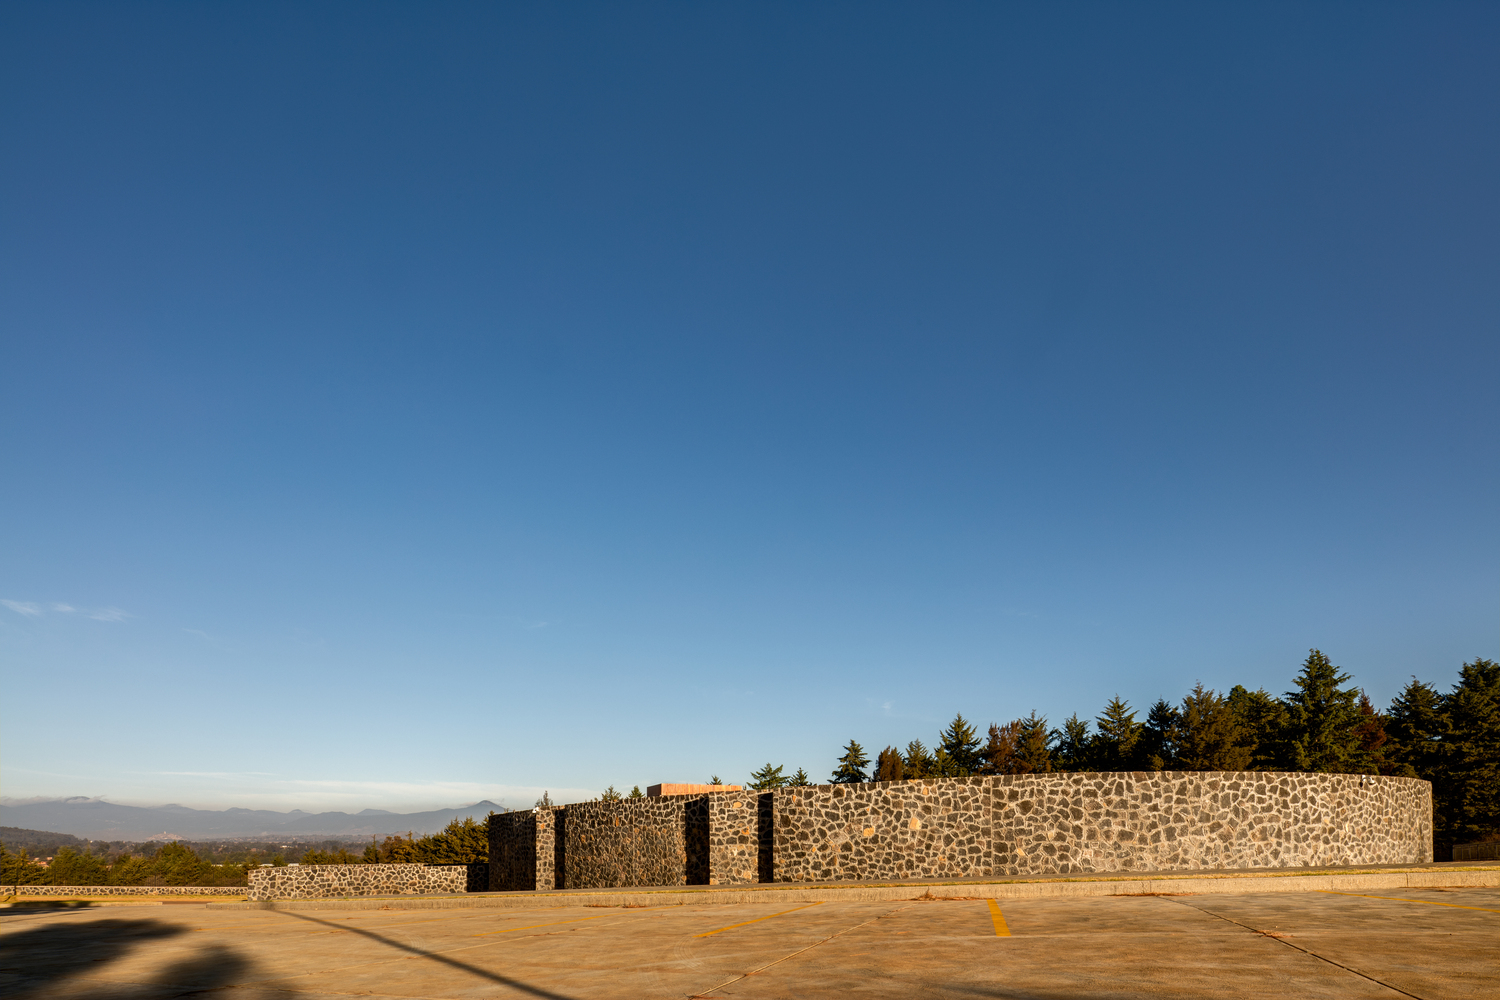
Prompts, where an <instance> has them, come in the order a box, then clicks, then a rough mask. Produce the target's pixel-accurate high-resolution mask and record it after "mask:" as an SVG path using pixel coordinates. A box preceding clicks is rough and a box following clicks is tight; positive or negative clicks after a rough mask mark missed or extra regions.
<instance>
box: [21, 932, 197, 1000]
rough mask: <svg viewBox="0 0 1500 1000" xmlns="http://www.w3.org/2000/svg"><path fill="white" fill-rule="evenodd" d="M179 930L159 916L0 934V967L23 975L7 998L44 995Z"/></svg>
mask: <svg viewBox="0 0 1500 1000" xmlns="http://www.w3.org/2000/svg"><path fill="white" fill-rule="evenodd" d="M182 933H184V929H183V928H181V927H176V926H173V925H172V924H168V923H164V922H162V921H160V920H86V921H80V922H77V923H72V922H70V923H65V924H64V923H49V924H45V925H43V926H41V927H33V928H31V929H30V930H24V931H18V932H16V933H14V934H7V935H6V936H5V937H3V938H0V971H4V972H9V973H13V974H17V975H21V976H24V977H26V978H25V979H24V980H23V981H22V982H20V983H19V984H16V985H17V987H18V992H15V993H12V994H11V996H13V997H18V998H19V997H22V996H45V995H48V994H49V993H50V992H52V991H53V990H55V989H56V987H57V986H58V984H59V983H61V982H63V981H65V980H68V979H71V978H73V977H75V976H81V975H85V974H87V973H90V972H93V971H96V970H98V969H100V968H102V967H103V966H104V964H105V963H108V962H112V961H114V960H115V959H117V958H120V957H121V956H122V955H125V954H127V953H128V952H131V951H134V950H135V949H136V948H139V947H141V946H142V945H146V944H149V943H151V942H154V941H161V940H163V939H164V938H169V937H176V936H177V935H179V934H182Z"/></svg>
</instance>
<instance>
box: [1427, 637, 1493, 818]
mask: <svg viewBox="0 0 1500 1000" xmlns="http://www.w3.org/2000/svg"><path fill="white" fill-rule="evenodd" d="M1442 704H1443V714H1444V715H1446V716H1447V717H1448V727H1447V732H1446V733H1445V734H1444V736H1445V739H1444V743H1445V744H1446V746H1445V751H1446V752H1445V753H1444V755H1443V761H1442V763H1443V765H1444V766H1443V769H1442V772H1441V778H1440V787H1439V782H1434V788H1433V797H1434V799H1437V798H1438V797H1439V795H1441V798H1442V800H1443V805H1444V810H1445V812H1446V813H1447V815H1446V817H1445V821H1444V823H1443V827H1444V829H1442V830H1441V831H1440V833H1441V834H1442V837H1440V838H1439V839H1446V841H1447V843H1448V844H1449V845H1452V844H1466V843H1469V842H1471V841H1476V840H1480V839H1483V838H1485V837H1488V836H1492V835H1494V834H1496V833H1500V663H1495V662H1493V661H1491V660H1485V659H1475V661H1474V662H1473V663H1465V664H1464V665H1463V667H1462V668H1461V669H1460V670H1459V679H1458V683H1457V684H1456V685H1454V687H1453V690H1452V691H1451V692H1449V693H1448V694H1447V695H1445V696H1444V697H1443V702H1442Z"/></svg>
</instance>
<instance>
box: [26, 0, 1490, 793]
mask: <svg viewBox="0 0 1500 1000" xmlns="http://www.w3.org/2000/svg"><path fill="white" fill-rule="evenodd" d="M1497 50H1500V7H1497V6H1495V5H1494V4H1447V5H1445V4H1431V3H1429V4H1378V3H1348V4H1339V3H1325V4H1303V3H1295V4H1285V5H1275V4H1250V5H1244V6H1240V7H1234V6H1232V5H1228V4H1210V5H1204V4H1197V3H1190V4H1181V5H1168V4H1164V5H1154V6H1153V5H1146V4H1130V5H1122V4H1116V3H1102V4H1093V5H1089V4H1083V5H1068V4H1060V3H1037V4H1031V5H1000V4H990V3H985V4H974V5H965V4H911V5H904V6H890V5H877V4H867V3H857V4H803V3H797V4H770V3H754V4H740V5H734V4H708V5H705V4H690V3H683V4H658V5H653V4H564V5H545V4H544V5H538V4H516V5H509V6H506V5H499V4H488V3H485V4H474V5H462V4H446V5H445V4H394V5H380V4H372V3H358V4H352V3H351V4H334V3H325V4H305V3H294V4H283V5H279V4H272V3H256V4H244V3H241V4H234V3H217V4H198V3H181V4H144V3H135V4H113V3H100V4H81V5H80V4H67V3H51V2H49V3H40V4H38V3H10V4H7V5H5V7H4V8H3V10H0V114H3V121H0V346H3V354H0V417H3V420H4V428H5V436H4V441H5V446H4V450H3V456H4V457H3V465H0V468H3V470H4V478H3V489H0V514H3V518H4V522H3V523H4V526H5V527H4V531H3V532H0V598H3V599H4V600H5V601H6V602H7V603H6V605H4V606H0V659H3V677H0V680H3V684H4V691H5V695H4V702H3V704H4V708H3V715H4V724H3V729H0V747H3V753H0V756H3V782H4V794H5V795H7V796H10V797H13V798H15V797H27V796H37V795H47V796H52V795H57V796H63V795H101V796H107V797H111V798H114V799H116V800H119V801H133V802H142V803H160V802H164V801H177V802H183V803H186V804H193V805H214V806H223V805H231V804H238V805H257V806H260V805H266V806H271V807H278V808H289V807H291V806H293V805H298V806H301V807H303V808H325V807H341V808H362V807H365V806H374V807H384V808H408V807H419V806H421V807H425V806H435V805H452V804H457V803H459V802H467V801H473V800H474V799H476V798H478V797H480V796H485V795H487V796H490V797H492V798H503V799H505V800H506V801H507V802H508V803H509V804H511V805H529V804H530V801H531V800H532V799H533V798H534V797H535V795H536V794H537V792H538V791H539V790H540V789H542V788H547V789H550V790H552V791H553V793H554V795H558V794H559V793H560V794H561V795H562V796H564V797H567V796H581V795H584V794H593V793H594V792H596V791H597V790H598V789H601V788H603V787H604V786H605V785H607V784H611V783H613V784H614V785H616V786H621V787H626V788H628V787H629V786H630V785H632V784H636V783H639V784H641V785H642V786H644V785H646V784H648V783H652V782H657V781H701V780H705V779H707V778H708V777H709V775H710V774H719V775H721V776H723V777H725V778H726V779H729V780H743V779H744V778H745V776H746V775H747V774H748V772H749V771H750V770H751V769H752V768H754V767H756V766H758V765H760V764H762V763H764V762H766V761H767V760H768V759H769V760H771V761H774V762H776V763H782V764H785V765H786V766H787V767H788V768H789V769H792V768H795V767H797V766H799V765H800V766H804V767H806V768H807V769H808V770H809V771H810V772H811V773H812V774H813V775H814V776H815V777H816V778H818V779H821V780H826V777H827V775H828V773H829V771H830V770H831V768H832V767H833V764H834V759H835V757H836V756H837V754H838V752H839V747H840V745H841V744H843V743H844V742H845V741H847V740H849V739H850V738H851V737H852V738H857V739H859V740H860V741H861V742H862V743H863V744H864V745H865V747H866V748H868V749H870V750H872V751H874V750H878V749H879V748H880V747H882V746H884V745H886V744H887V743H899V744H905V742H906V741H908V740H910V739H912V738H913V737H921V738H923V739H924V740H926V741H927V742H928V743H929V744H930V743H931V742H932V741H933V738H934V736H935V734H936V732H937V730H938V728H939V727H940V726H941V725H942V724H943V723H945V722H946V721H947V720H948V719H949V718H950V717H951V716H952V715H953V713H954V711H955V710H962V711H963V712H964V713H965V714H966V715H968V716H970V717H971V718H972V719H974V720H975V721H977V722H978V723H980V725H981V726H983V725H985V724H987V723H989V722H991V721H1006V720H1008V719H1010V718H1014V717H1016V716H1018V715H1023V714H1025V713H1027V712H1029V711H1031V710H1032V709H1036V710H1037V711H1039V712H1041V713H1044V714H1046V715H1047V716H1048V717H1049V718H1050V719H1051V720H1052V721H1053V722H1054V723H1057V722H1060V721H1061V720H1062V718H1063V717H1065V716H1066V715H1068V714H1069V713H1070V712H1073V711H1077V712H1079V713H1080V714H1082V715H1084V716H1093V715H1095V714H1096V713H1097V712H1098V711H1099V710H1100V708H1101V707H1102V705H1103V703H1104V702H1105V700H1106V699H1108V698H1109V697H1110V696H1112V695H1114V694H1116V693H1118V694H1120V695H1121V696H1122V697H1125V698H1127V699H1129V700H1130V701H1131V702H1132V704H1134V705H1136V706H1137V707H1139V708H1141V709H1142V711H1143V712H1144V709H1145V708H1146V707H1147V706H1149V704H1150V703H1151V702H1152V701H1153V700H1155V699H1156V698H1158V697H1162V696H1165V697H1167V698H1170V699H1174V700H1176V699H1179V698H1180V697H1181V696H1182V694H1183V693H1184V692H1185V691H1186V690H1187V689H1188V688H1189V687H1191V686H1192V684H1193V683H1194V682H1195V681H1198V680H1202V681H1203V682H1204V683H1205V684H1207V685H1209V686H1212V687H1216V688H1219V689H1220V690H1224V689H1227V688H1228V687H1230V686H1231V685H1233V684H1235V683H1243V684H1246V685H1249V686H1251V687H1260V686H1264V687H1266V688H1268V689H1269V690H1271V691H1272V692H1277V693H1279V692H1282V691H1285V690H1286V689H1287V687H1288V686H1289V684H1290V680H1291V677H1292V675H1293V674H1294V673H1295V671H1296V669H1297V667H1298V665H1299V663H1300V662H1301V660H1302V659H1303V658H1304V657H1305V655H1306V653H1307V650H1308V648H1309V647H1312V646H1317V647H1319V648H1321V649H1323V650H1324V651H1325V652H1327V653H1328V654H1329V655H1330V656H1331V657H1332V658H1333V660H1334V662H1335V663H1338V664H1340V665H1342V666H1343V667H1345V668H1346V669H1348V670H1350V671H1352V672H1353V674H1354V675H1355V681H1356V683H1358V684H1360V685H1362V686H1363V687H1365V688H1366V689H1367V690H1368V691H1369V693H1370V694H1371V696H1372V697H1374V698H1375V700H1376V701H1377V703H1381V704H1383V703H1385V702H1387V701H1388V700H1389V699H1390V697H1391V696H1392V695H1393V694H1395V693H1396V692H1397V691H1398V690H1399V688H1400V687H1401V685H1402V684H1404V683H1405V682H1406V681H1407V679H1408V678H1409V677H1410V676H1411V675H1413V674H1415V675H1416V676H1418V677H1421V678H1424V679H1427V680H1431V681H1434V682H1437V683H1439V684H1440V685H1442V686H1444V687H1446V686H1447V685H1448V684H1449V683H1451V681H1452V679H1453V678H1454V675H1455V671H1456V669H1457V668H1458V666H1459V665H1460V663H1461V662H1463V661H1464V660H1465V659H1472V658H1473V657H1475V656H1496V655H1500V517H1497V496H1500V492H1497V486H1500V475H1497V459H1500V434H1497V431H1500V420H1497V415H1496V400H1495V387H1496V382H1497V375H1500V336H1497V325H1496V318H1497V306H1500V283H1497V275H1500V253H1497V248H1500V183H1497V179H1500V128H1497V122H1500V61H1497V60H1496V59H1495V53H1496V51H1497ZM65 609H71V610H65Z"/></svg>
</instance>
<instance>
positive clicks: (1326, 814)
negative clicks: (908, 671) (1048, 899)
mask: <svg viewBox="0 0 1500 1000" xmlns="http://www.w3.org/2000/svg"><path fill="white" fill-rule="evenodd" d="M1431 860H1432V789H1431V786H1430V785H1429V784H1428V783H1427V782H1425V781H1418V780H1416V779H1411V778H1389V777H1372V776H1367V775H1354V774H1288V773H1276V772H1263V771H1249V772H1124V773H1068V774H1043V775H1004V776H997V777H979V778H940V779H921V780H917V781H896V782H873V783H869V784H862V785H817V786H812V787H806V788H781V789H776V790H775V791H771V792H758V793H757V792H747V791H742V790H733V791H723V792H709V793H705V794H694V795H681V796H672V795H668V796H661V797H657V798H647V799H625V800H621V801H618V802H586V803H580V804H578V805H570V806H563V807H552V808H548V809H540V810H535V811H528V812H516V813H506V814H503V815H499V816H496V817H494V818H493V820H492V821H491V825H490V862H491V863H490V869H489V870H490V889H491V890H514V889H553V888H558V889H562V888H567V889H575V888H608V887H616V886H630V885H703V884H710V885H730V884H745V883H753V882H814V881H841V880H852V879H896V878H979V877H985V876H995V875H1055V874H1073V873H1085V872H1128V871H1171V870H1184V869H1214V868H1292V867H1305V866H1318V865H1368V864H1414V863H1421V862H1426V861H1431Z"/></svg>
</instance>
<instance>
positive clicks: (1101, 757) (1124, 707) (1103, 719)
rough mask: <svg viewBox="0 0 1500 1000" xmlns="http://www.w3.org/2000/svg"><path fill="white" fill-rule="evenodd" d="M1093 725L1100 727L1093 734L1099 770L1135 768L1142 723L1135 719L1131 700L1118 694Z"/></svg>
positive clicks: (1129, 769) (1127, 769) (1128, 769)
mask: <svg viewBox="0 0 1500 1000" xmlns="http://www.w3.org/2000/svg"><path fill="white" fill-rule="evenodd" d="M1094 724H1095V725H1096V726H1097V727H1098V729H1099V733H1098V735H1097V736H1095V737H1094V750H1095V762H1096V766H1097V767H1098V768H1099V770H1101V771H1131V770H1134V769H1135V748H1136V744H1137V743H1139V742H1140V739H1141V729H1142V726H1141V724H1140V723H1139V722H1136V721H1135V712H1133V711H1132V710H1131V708H1130V705H1129V703H1127V702H1125V701H1122V700H1121V699H1120V696H1119V695H1115V696H1114V697H1113V698H1111V699H1110V700H1109V704H1108V705H1106V706H1104V712H1103V713H1102V714H1101V715H1100V716H1099V717H1098V718H1097V719H1095V720H1094Z"/></svg>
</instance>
